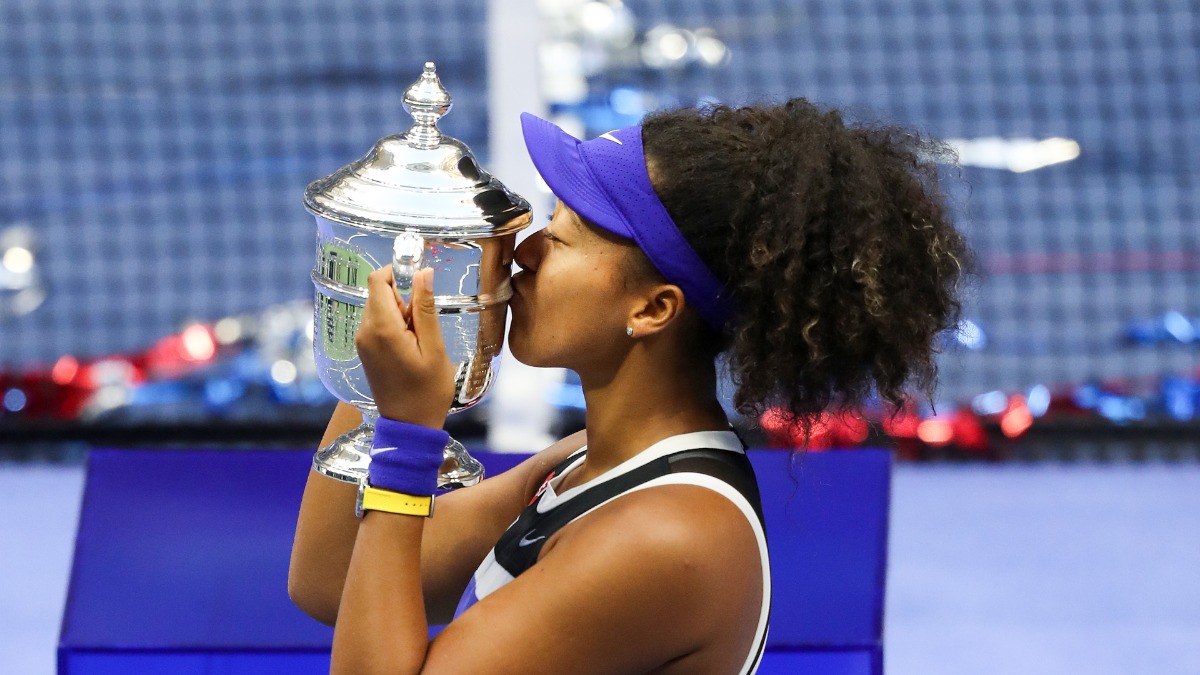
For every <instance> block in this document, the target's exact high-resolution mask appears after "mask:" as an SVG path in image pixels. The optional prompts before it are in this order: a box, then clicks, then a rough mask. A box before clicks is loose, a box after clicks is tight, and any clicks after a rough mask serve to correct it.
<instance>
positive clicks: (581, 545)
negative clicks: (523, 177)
mask: <svg viewBox="0 0 1200 675" xmlns="http://www.w3.org/2000/svg"><path fill="white" fill-rule="evenodd" d="M422 535H423V532H422V528H421V519H420V518H419V517H415V516H404V515H396V514H390V513H375V512H372V513H368V514H367V516H366V517H365V518H364V519H363V521H362V525H361V528H360V530H359V537H358V541H357V542H356V545H355V549H354V555H353V559H352V562H351V567H350V574H349V577H348V578H347V583H346V592H345V595H344V597H343V599H342V607H341V612H342V617H343V618H342V619H341V620H339V622H338V626H337V630H336V632H335V634H334V647H333V670H332V672H334V673H354V674H355V675H369V674H371V673H389V674H392V675H395V674H412V673H421V672H427V673H443V672H455V673H458V672H468V673H485V672H486V673H521V674H523V675H525V674H529V673H551V672H553V673H579V674H586V673H597V674H601V673H605V674H606V673H617V672H650V671H653V670H655V669H657V668H660V667H662V666H663V665H664V664H666V663H675V664H676V665H677V668H676V670H677V671H678V672H695V673H729V672H737V671H738V670H739V668H740V667H741V665H742V663H743V662H744V661H745V659H746V656H747V653H748V651H749V648H750V646H751V645H752V644H753V640H754V633H755V628H756V626H757V620H758V611H759V601H760V598H761V590H762V578H761V575H760V574H759V573H758V546H757V543H756V541H755V539H754V535H753V533H752V532H751V530H750V528H749V527H748V526H747V523H746V519H745V516H743V515H742V514H741V512H740V511H739V510H738V509H737V507H736V506H734V505H733V504H732V502H730V501H729V500H728V499H726V498H725V497H723V496H721V495H719V494H717V493H715V492H712V491H710V490H707V489H706V488H702V487H697V486H692V485H683V486H661V487H656V488H653V489H649V490H642V491H639V492H636V493H632V494H628V495H625V496H623V497H621V498H620V499H617V500H615V501H613V502H611V503H610V504H607V505H605V506H602V507H600V508H599V509H597V510H596V511H594V512H592V513H590V514H588V515H587V516H585V517H584V518H582V519H580V520H579V521H577V522H576V523H573V524H571V525H569V526H567V527H566V528H564V529H563V530H561V531H560V532H559V533H558V534H557V535H555V537H554V538H553V539H551V540H550V541H549V542H548V543H547V545H546V549H544V550H543V553H542V556H541V558H540V559H539V561H538V563H537V564H536V565H534V566H533V567H532V568H530V569H529V570H527V571H526V572H525V573H524V574H521V575H520V576H518V577H517V578H516V579H514V580H513V581H511V582H509V583H508V584H506V585H505V586H503V587H501V588H500V589H499V590H497V591H495V592H494V593H492V594H491V595H488V596H487V597H485V598H483V599H482V600H480V601H479V602H478V603H476V604H475V605H473V606H472V607H471V608H470V609H469V610H467V611H466V612H465V613H463V615H462V616H461V617H459V618H457V619H455V620H454V621H453V622H452V623H450V624H449V625H448V626H447V627H446V628H445V629H444V630H443V631H442V632H441V634H439V635H438V636H437V638H436V639H434V640H433V642H432V643H431V642H429V641H428V637H427V633H426V630H427V627H426V623H425V621H424V617H423V616H422V604H421V602H422V599H421V595H420V592H419V588H418V586H417V585H416V584H415V583H413V581H412V577H411V576H409V575H405V574H402V573H399V572H397V573H394V574H393V573H384V570H389V571H390V570H397V571H398V570H405V569H413V568H414V567H415V566H416V565H418V564H419V561H418V560H416V558H415V556H413V555H412V551H414V550H415V549H416V547H417V546H419V545H420V540H421V538H422Z"/></svg>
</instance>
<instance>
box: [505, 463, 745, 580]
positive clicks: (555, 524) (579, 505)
mask: <svg viewBox="0 0 1200 675" xmlns="http://www.w3.org/2000/svg"><path fill="white" fill-rule="evenodd" d="M584 452H586V450H583V451H580V452H578V453H575V454H573V455H571V456H570V457H568V458H567V459H565V460H563V461H562V463H560V464H559V465H558V466H556V467H554V470H553V471H551V472H550V474H549V476H547V478H546V480H547V481H549V480H550V479H551V478H553V477H554V476H557V475H560V474H561V473H562V472H563V471H566V469H567V467H569V466H570V465H571V464H572V463H573V462H575V460H577V459H578V458H579V456H580V455H581V454H583V453H584ZM672 473H699V474H705V475H709V476H712V477H714V478H716V479H718V480H721V481H723V482H725V483H728V484H729V485H730V486H732V487H733V488H734V489H735V490H737V491H738V492H740V493H741V494H742V496H743V497H745V498H746V501H748V502H750V505H751V506H752V507H753V508H754V513H755V515H757V516H758V521H759V523H760V524H763V526H764V527H763V529H764V531H765V529H766V527H765V523H764V521H763V514H762V499H761V498H760V496H759V492H758V483H757V482H756V481H755V479H754V470H753V469H752V468H751V466H750V460H749V459H748V458H747V457H746V455H745V453H740V452H731V451H729V450H717V449H711V448H700V449H695V450H682V451H680V452H676V453H672V454H670V455H666V456H663V457H659V458H657V459H653V460H651V461H649V462H647V463H645V464H643V465H642V466H639V467H637V468H634V469H631V470H629V471H627V472H626V473H623V474H621V475H619V476H616V477H614V478H611V479H609V480H606V481H605V482H603V483H600V484H599V485H595V486H592V487H590V488H588V489H586V490H584V491H583V492H582V493H580V494H578V495H575V496H574V497H572V498H571V499H569V500H568V501H566V502H564V503H562V504H559V505H557V506H555V507H553V508H551V509H550V510H548V511H546V512H545V513H538V510H537V505H538V502H539V501H541V494H540V493H539V495H538V496H537V497H536V498H535V499H534V500H533V502H532V503H531V504H530V505H529V506H527V507H525V510H524V511H522V512H521V515H520V516H519V517H518V518H517V520H516V521H515V522H514V523H513V524H512V525H511V526H509V528H508V530H507V531H505V532H504V534H503V535H501V537H500V540H499V541H498V542H497V543H496V546H495V552H496V562H498V563H499V564H500V566H501V567H503V568H504V569H505V570H506V571H507V572H508V573H509V574H511V575H513V577H517V576H519V575H520V574H521V573H522V572H524V571H525V570H527V569H529V568H530V567H533V565H534V564H535V563H536V562H537V559H538V555H539V554H540V553H541V551H542V546H543V545H544V544H545V543H546V541H547V540H548V539H550V537H552V536H554V533H556V532H558V531H559V530H560V529H561V528H562V527H564V526H565V525H567V524H568V523H570V522H571V521H573V520H575V519H576V518H578V517H579V516H581V515H583V514H584V513H586V512H587V511H589V510H591V509H593V508H595V507H596V506H599V505H600V504H603V503H604V502H606V501H608V500H609V499H612V498H613V497H616V496H618V495H620V494H622V493H624V492H628V491H629V490H631V489H633V488H635V487H637V486H639V485H641V484H643V483H646V482H648V481H651V480H653V479H655V478H659V477H661V476H665V475H668V474H672ZM543 487H544V484H543Z"/></svg>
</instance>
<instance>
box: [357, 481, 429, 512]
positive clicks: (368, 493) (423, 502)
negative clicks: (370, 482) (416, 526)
mask: <svg viewBox="0 0 1200 675" xmlns="http://www.w3.org/2000/svg"><path fill="white" fill-rule="evenodd" d="M361 509H362V510H363V511H386V512H387V513H401V514H404V515H407V516H426V517H428V516H432V515H433V496H432V495H431V496H429V497H418V496H416V495H406V494H404V493H402V492H392V491H390V490H380V489H379V488H373V487H370V486H367V487H364V488H363V489H362V499H361Z"/></svg>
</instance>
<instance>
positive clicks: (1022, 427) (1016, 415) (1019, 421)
mask: <svg viewBox="0 0 1200 675" xmlns="http://www.w3.org/2000/svg"><path fill="white" fill-rule="evenodd" d="M1031 426H1033V413H1031V412H1029V405H1028V404H1027V403H1026V402H1025V397H1024V396H1022V395H1021V394H1016V395H1014V396H1013V397H1012V398H1010V399H1008V410H1005V411H1004V415H1003V416H1001V417H1000V431H1001V432H1003V433H1004V435H1005V436H1008V437H1009V438H1016V437H1017V436H1020V435H1021V434H1023V433H1025V432H1026V431H1027V430H1028V429H1029V427H1031Z"/></svg>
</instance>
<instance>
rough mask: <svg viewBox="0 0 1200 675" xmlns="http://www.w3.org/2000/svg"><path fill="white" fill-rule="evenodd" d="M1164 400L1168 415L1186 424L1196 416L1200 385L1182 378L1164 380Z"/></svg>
mask: <svg viewBox="0 0 1200 675" xmlns="http://www.w3.org/2000/svg"><path fill="white" fill-rule="evenodd" d="M1162 398H1163V407H1164V408H1166V409H1167V414H1169V415H1170V416H1171V417H1174V418H1175V419H1177V420H1180V421H1183V422H1186V421H1188V420H1191V419H1193V418H1194V417H1195V416H1196V404H1197V402H1200V383H1197V382H1193V381H1191V380H1188V379H1186V378H1182V377H1167V378H1163V381H1162Z"/></svg>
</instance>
